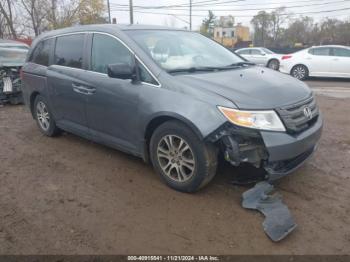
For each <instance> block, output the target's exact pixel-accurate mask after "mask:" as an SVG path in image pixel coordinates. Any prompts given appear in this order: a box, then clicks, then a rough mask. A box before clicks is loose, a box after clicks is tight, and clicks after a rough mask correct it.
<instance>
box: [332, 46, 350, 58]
mask: <svg viewBox="0 0 350 262" xmlns="http://www.w3.org/2000/svg"><path fill="white" fill-rule="evenodd" d="M333 55H334V56H345V57H350V49H345V48H333Z"/></svg>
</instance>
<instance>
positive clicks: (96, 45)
mask: <svg viewBox="0 0 350 262" xmlns="http://www.w3.org/2000/svg"><path fill="white" fill-rule="evenodd" d="M117 63H126V64H129V65H132V64H133V55H132V54H131V53H130V51H129V50H128V49H127V48H126V47H125V46H124V45H123V44H122V43H121V42H119V41H118V40H116V39H114V38H112V37H110V36H108V35H103V34H94V36H93V40H92V51H91V70H92V71H95V72H99V73H104V74H107V66H108V65H110V64H117Z"/></svg>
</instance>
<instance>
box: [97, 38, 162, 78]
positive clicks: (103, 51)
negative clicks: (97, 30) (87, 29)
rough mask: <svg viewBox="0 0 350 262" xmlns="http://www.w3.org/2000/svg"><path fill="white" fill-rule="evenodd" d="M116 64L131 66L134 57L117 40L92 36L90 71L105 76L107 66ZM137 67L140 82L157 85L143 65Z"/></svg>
mask: <svg viewBox="0 0 350 262" xmlns="http://www.w3.org/2000/svg"><path fill="white" fill-rule="evenodd" d="M117 63H123V64H124V63H126V64H129V65H130V66H133V64H134V55H133V54H132V53H131V52H130V51H129V49H127V48H126V47H125V46H124V45H123V44H122V43H121V42H119V41H118V40H117V39H114V38H113V37H111V36H108V35H103V34H94V36H93V40H92V51H91V70H92V71H94V72H98V73H103V74H107V67H108V65H110V64H117ZM137 65H138V67H139V73H140V81H141V82H145V83H149V84H152V85H158V82H157V81H156V80H155V79H154V78H153V77H152V76H151V75H150V73H149V72H148V71H147V70H146V69H145V68H144V67H143V65H141V64H140V63H137Z"/></svg>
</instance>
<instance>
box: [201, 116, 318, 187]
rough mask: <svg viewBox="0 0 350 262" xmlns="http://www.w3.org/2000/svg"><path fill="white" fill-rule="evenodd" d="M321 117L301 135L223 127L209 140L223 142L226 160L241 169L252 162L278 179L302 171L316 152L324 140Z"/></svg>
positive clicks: (230, 126)
mask: <svg viewBox="0 0 350 262" xmlns="http://www.w3.org/2000/svg"><path fill="white" fill-rule="evenodd" d="M322 127H323V119H322V115H319V116H318V118H317V121H316V122H315V123H314V124H313V125H312V126H311V127H310V128H309V129H307V130H305V131H303V132H301V133H299V134H289V133H287V132H273V131H258V130H251V129H247V128H245V129H242V128H240V127H236V126H233V125H232V124H231V125H227V124H226V125H224V126H223V127H221V128H219V129H218V130H217V131H216V132H214V133H213V134H211V135H210V136H209V137H208V138H207V139H208V141H210V142H215V143H217V142H218V141H220V142H219V143H220V145H221V150H222V151H223V153H224V156H225V159H226V160H227V161H229V162H231V164H233V165H235V166H238V165H239V164H240V163H243V162H246V163H251V164H253V165H254V166H256V167H263V168H264V169H265V170H266V171H267V173H268V175H269V179H270V180H275V179H278V178H279V177H281V176H284V175H287V174H289V173H291V172H293V171H294V170H296V169H297V168H299V167H300V166H301V165H302V164H303V163H304V162H305V161H306V160H307V159H308V158H309V157H310V156H311V155H312V153H313V152H314V150H315V149H316V146H317V143H318V141H319V139H320V137H321V133H322Z"/></svg>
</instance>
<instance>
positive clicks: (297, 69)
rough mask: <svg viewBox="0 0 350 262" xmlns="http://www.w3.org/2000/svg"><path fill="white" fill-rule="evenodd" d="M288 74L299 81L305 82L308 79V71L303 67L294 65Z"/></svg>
mask: <svg viewBox="0 0 350 262" xmlns="http://www.w3.org/2000/svg"><path fill="white" fill-rule="evenodd" d="M290 74H291V75H292V76H293V77H295V78H296V79H299V80H305V79H307V78H308V77H309V70H308V69H307V67H306V66H304V65H296V66H294V67H293V68H292V70H291V71H290Z"/></svg>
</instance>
